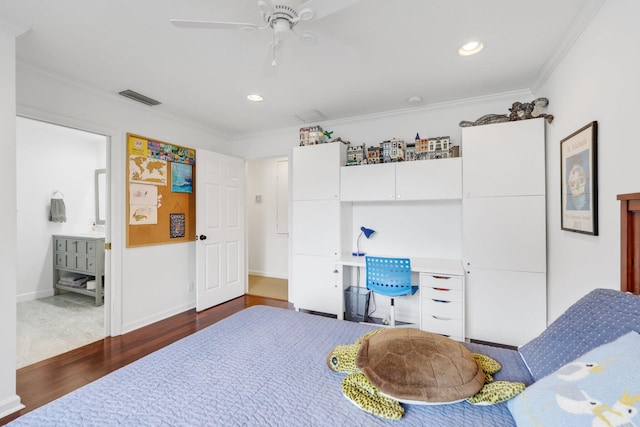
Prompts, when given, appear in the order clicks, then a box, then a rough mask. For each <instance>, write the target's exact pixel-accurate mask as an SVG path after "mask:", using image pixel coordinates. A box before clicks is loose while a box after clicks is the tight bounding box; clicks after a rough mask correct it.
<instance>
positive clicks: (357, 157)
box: [347, 144, 367, 166]
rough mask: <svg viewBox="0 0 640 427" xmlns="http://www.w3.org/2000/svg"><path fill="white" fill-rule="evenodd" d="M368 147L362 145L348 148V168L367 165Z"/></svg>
mask: <svg viewBox="0 0 640 427" xmlns="http://www.w3.org/2000/svg"><path fill="white" fill-rule="evenodd" d="M365 152H366V146H365V144H362V145H351V144H349V145H348V146H347V166H354V165H366V164H367V158H366V157H365Z"/></svg>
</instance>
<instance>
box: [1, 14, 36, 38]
mask: <svg viewBox="0 0 640 427" xmlns="http://www.w3.org/2000/svg"><path fill="white" fill-rule="evenodd" d="M29 30H30V28H29V27H27V26H26V25H24V24H21V23H19V22H16V21H10V20H8V19H6V18H0V31H2V32H5V33H7V34H9V35H11V36H13V37H18V36H21V35H23V34H24V33H26V32H27V31H29Z"/></svg>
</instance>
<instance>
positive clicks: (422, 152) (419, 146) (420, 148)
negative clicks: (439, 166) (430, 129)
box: [415, 135, 429, 160]
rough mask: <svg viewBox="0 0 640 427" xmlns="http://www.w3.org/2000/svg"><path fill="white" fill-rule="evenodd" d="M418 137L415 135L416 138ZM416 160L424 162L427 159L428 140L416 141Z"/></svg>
mask: <svg viewBox="0 0 640 427" xmlns="http://www.w3.org/2000/svg"><path fill="white" fill-rule="evenodd" d="M417 137H418V135H416V138H417ZM415 144H416V147H415V153H416V159H418V160H426V159H428V155H427V153H428V152H429V140H428V139H417V140H416V143H415Z"/></svg>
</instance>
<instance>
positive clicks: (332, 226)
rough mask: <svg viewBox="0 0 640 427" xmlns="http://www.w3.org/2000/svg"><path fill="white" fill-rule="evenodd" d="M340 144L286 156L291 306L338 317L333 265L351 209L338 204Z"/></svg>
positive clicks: (345, 239) (345, 242)
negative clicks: (288, 161)
mask: <svg viewBox="0 0 640 427" xmlns="http://www.w3.org/2000/svg"><path fill="white" fill-rule="evenodd" d="M345 162H346V146H345V145H343V144H338V143H332V144H319V145H310V146H304V147H294V148H293V152H292V155H291V176H292V183H291V186H292V187H291V195H292V201H291V263H290V275H289V286H290V288H291V296H290V298H291V302H292V303H293V305H294V307H295V308H296V309H297V310H299V309H304V310H311V311H319V312H323V313H330V314H335V315H337V314H338V304H337V303H336V302H337V301H339V300H340V299H341V297H342V296H341V292H342V289H341V288H340V289H339V288H338V284H337V279H336V275H335V274H334V270H335V260H336V258H338V257H340V256H341V255H342V253H341V250H342V248H347V247H349V243H350V241H351V235H352V233H351V220H350V218H351V207H350V206H349V205H345V204H342V203H341V202H340V166H341V165H344V164H345Z"/></svg>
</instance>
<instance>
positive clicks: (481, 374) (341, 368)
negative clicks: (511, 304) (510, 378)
mask: <svg viewBox="0 0 640 427" xmlns="http://www.w3.org/2000/svg"><path fill="white" fill-rule="evenodd" d="M327 365H328V366H329V368H330V369H331V370H333V371H335V372H341V373H347V374H348V375H347V376H346V377H345V379H344V380H343V381H342V393H343V394H344V395H345V397H346V398H347V399H349V400H350V401H351V402H352V403H354V404H355V405H356V406H358V407H359V408H360V409H363V410H365V411H367V412H369V413H371V414H374V415H376V416H378V417H382V418H387V419H391V420H398V419H400V418H402V416H403V415H404V408H403V407H402V405H401V403H410V404H422V405H429V404H445V403H455V402H459V401H462V400H466V401H468V402H469V403H472V404H476V405H488V404H494V403H499V402H503V401H505V400H508V399H510V398H512V397H514V396H516V395H518V394H519V393H520V392H522V391H523V390H524V388H525V385H524V384H523V383H515V382H507V381H493V377H492V374H494V373H496V372H498V371H499V370H500V369H501V368H502V367H501V366H500V364H499V363H498V362H497V361H495V360H494V359H492V358H490V357H488V356H485V355H481V354H474V353H471V352H470V351H469V350H468V349H467V348H466V347H465V346H463V345H462V344H460V343H459V342H457V341H454V340H452V339H450V338H446V337H443V336H441V335H437V334H433V333H431V332H426V331H421V330H418V329H411V328H400V329H378V330H375V331H372V332H369V333H368V334H366V335H364V336H362V337H360V338H358V339H357V340H356V341H355V343H354V344H349V345H338V346H336V347H335V348H334V349H333V350H332V351H331V353H330V354H329V355H328V356H327Z"/></svg>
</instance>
